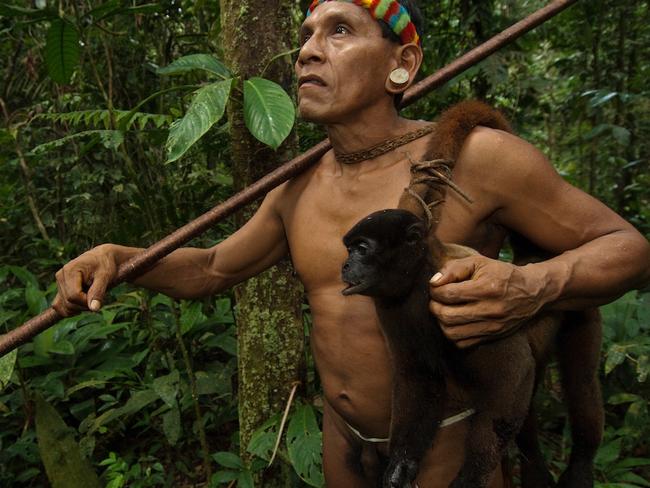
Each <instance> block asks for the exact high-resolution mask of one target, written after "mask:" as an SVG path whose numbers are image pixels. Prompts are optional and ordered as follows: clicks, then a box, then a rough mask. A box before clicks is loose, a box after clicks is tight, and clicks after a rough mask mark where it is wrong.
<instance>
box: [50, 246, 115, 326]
mask: <svg viewBox="0 0 650 488" xmlns="http://www.w3.org/2000/svg"><path fill="white" fill-rule="evenodd" d="M117 266H118V263H117V260H116V256H115V252H114V250H113V249H112V245H111V244H102V245H100V246H97V247H95V248H93V249H91V250H90V251H87V252H85V253H84V254H82V255H81V256H79V257H77V258H75V259H73V260H72V261H70V262H69V263H67V264H66V265H65V266H63V268H61V269H60V270H59V271H57V273H56V284H57V287H58V293H57V294H56V297H54V301H53V302H52V307H53V308H54V310H56V312H57V313H58V314H59V315H61V316H62V317H69V316H71V315H75V314H77V313H79V312H81V311H83V310H86V309H90V310H92V311H93V312H96V311H98V310H99V309H100V308H101V306H102V303H103V301H104V295H105V293H106V289H107V288H108V285H110V283H111V281H113V279H114V278H115V275H116V274H117Z"/></svg>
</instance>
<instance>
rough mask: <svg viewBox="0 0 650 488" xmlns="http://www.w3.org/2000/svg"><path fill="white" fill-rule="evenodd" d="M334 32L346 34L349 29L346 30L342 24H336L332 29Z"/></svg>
mask: <svg viewBox="0 0 650 488" xmlns="http://www.w3.org/2000/svg"><path fill="white" fill-rule="evenodd" d="M334 32H336V33H337V34H347V33H348V32H350V31H348V28H347V27H345V26H344V25H337V26H336V28H335V29H334Z"/></svg>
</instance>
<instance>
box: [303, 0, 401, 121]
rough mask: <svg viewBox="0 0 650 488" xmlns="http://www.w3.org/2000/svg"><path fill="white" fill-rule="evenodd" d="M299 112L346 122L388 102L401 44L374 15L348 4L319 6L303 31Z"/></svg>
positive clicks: (324, 4) (306, 116)
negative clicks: (388, 35) (389, 80)
mask: <svg viewBox="0 0 650 488" xmlns="http://www.w3.org/2000/svg"><path fill="white" fill-rule="evenodd" d="M300 42H301V49H300V54H299V55H298V60H297V61H296V66H295V68H296V75H297V78H298V110H299V113H300V116H301V117H303V118H304V119H306V120H310V121H313V122H320V123H335V122H343V121H345V120H346V119H347V118H348V117H350V116H353V115H354V114H355V113H356V112H358V111H359V110H363V109H364V108H366V107H368V106H370V105H373V104H375V103H377V102H378V101H379V100H381V99H382V98H385V97H388V98H390V94H389V93H388V92H387V91H386V89H385V82H386V78H387V77H388V74H389V72H390V68H391V66H390V65H389V61H390V56H391V53H392V50H394V49H395V48H396V47H397V44H395V43H393V42H391V41H390V40H388V39H386V38H384V37H382V31H381V27H380V26H379V23H378V22H377V21H376V20H375V19H373V18H372V17H371V16H370V13H369V12H368V11H367V10H366V9H364V8H362V7H359V6H357V5H354V4H351V3H346V2H336V1H334V2H326V3H323V4H321V5H319V6H318V7H317V8H316V9H315V10H314V12H312V14H311V15H310V16H309V17H308V18H307V19H306V20H305V22H304V23H303V24H302V27H301V28H300Z"/></svg>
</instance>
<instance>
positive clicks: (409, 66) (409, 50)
mask: <svg viewBox="0 0 650 488" xmlns="http://www.w3.org/2000/svg"><path fill="white" fill-rule="evenodd" d="M394 59H395V61H396V62H395V64H394V65H393V66H392V68H391V72H392V71H393V70H395V69H398V68H403V69H405V70H406V72H407V73H408V81H407V82H406V83H395V82H393V81H391V79H390V72H389V73H388V76H386V85H385V86H386V91H387V92H388V93H391V94H393V95H396V94H398V93H404V92H405V91H406V89H407V88H408V87H409V86H411V85H412V84H413V82H414V81H415V75H416V74H417V72H418V69H420V65H421V64H422V48H420V46H418V45H416V44H406V45H404V46H399V48H398V49H397V50H396V53H395V58H394Z"/></svg>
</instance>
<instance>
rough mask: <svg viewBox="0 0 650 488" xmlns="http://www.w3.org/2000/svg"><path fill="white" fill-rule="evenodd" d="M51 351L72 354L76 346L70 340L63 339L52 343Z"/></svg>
mask: <svg viewBox="0 0 650 488" xmlns="http://www.w3.org/2000/svg"><path fill="white" fill-rule="evenodd" d="M49 352H51V353H55V354H63V355H66V356H72V355H73V354H74V346H73V345H72V343H71V342H70V341H66V340H62V341H58V342H55V343H54V344H52V347H50V349H49Z"/></svg>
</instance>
